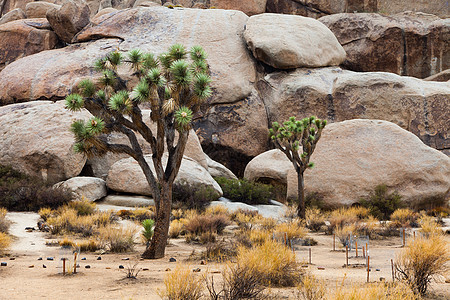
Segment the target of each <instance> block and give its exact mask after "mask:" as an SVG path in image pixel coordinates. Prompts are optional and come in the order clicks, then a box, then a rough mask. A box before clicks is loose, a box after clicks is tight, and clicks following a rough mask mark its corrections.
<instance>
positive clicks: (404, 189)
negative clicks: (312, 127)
mask: <svg viewBox="0 0 450 300" xmlns="http://www.w3.org/2000/svg"><path fill="white" fill-rule="evenodd" d="M275 152H278V154H276V153H275ZM311 161H313V162H314V163H315V166H314V168H313V169H309V170H306V171H305V173H304V175H305V190H306V193H307V194H309V193H313V192H315V193H317V194H318V195H320V196H322V197H323V199H324V201H325V203H326V204H328V205H349V204H352V203H355V202H357V201H358V200H359V199H360V198H362V197H367V195H368V194H369V193H370V192H372V191H373V190H374V189H375V187H376V186H377V185H379V184H386V185H387V186H388V189H389V191H390V192H392V191H397V192H398V193H399V194H400V195H401V196H402V199H403V200H404V201H405V202H407V203H409V204H415V203H418V202H421V201H426V200H429V199H432V198H433V197H435V198H440V199H448V197H449V193H450V158H449V157H447V156H446V155H445V154H442V153H441V152H439V151H437V150H435V149H432V148H430V147H428V146H426V145H424V144H423V143H422V142H421V141H420V140H419V139H418V138H417V137H416V136H414V135H413V134H411V133H409V132H407V131H406V130H403V129H401V128H400V127H398V126H397V125H395V124H393V123H390V122H386V121H379V120H349V121H344V122H339V123H333V124H329V125H327V127H325V129H324V131H323V134H322V137H321V139H320V141H319V143H318V144H317V148H316V150H315V152H314V154H313V156H312V158H311ZM288 166H290V162H289V160H288V159H287V158H286V157H285V156H284V154H283V153H282V152H281V151H279V150H272V151H269V152H266V153H264V154H261V155H260V157H256V158H255V159H254V161H251V162H250V163H249V164H248V166H247V168H246V171H245V174H246V178H249V179H250V180H257V179H258V178H260V177H266V178H267V177H268V178H271V177H270V173H271V170H272V172H273V178H274V179H276V180H280V182H281V183H285V184H286V183H287V187H288V196H289V197H294V198H295V197H296V196H297V178H296V172H295V170H294V169H293V167H290V168H289V169H288V170H287V171H286V169H287V168H288ZM284 178H286V181H283V180H284Z"/></svg>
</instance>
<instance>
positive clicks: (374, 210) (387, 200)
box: [359, 184, 405, 220]
mask: <svg viewBox="0 0 450 300" xmlns="http://www.w3.org/2000/svg"><path fill="white" fill-rule="evenodd" d="M359 204H360V205H361V206H363V207H366V208H368V209H369V210H370V213H371V214H372V215H373V216H374V217H375V218H377V219H379V220H389V218H390V216H391V214H392V213H393V212H394V211H395V210H397V209H399V208H403V207H404V206H405V205H404V203H403V202H402V197H401V196H400V195H399V194H398V193H397V192H393V193H391V194H388V192H387V186H386V185H385V184H381V185H378V186H377V187H375V190H374V191H373V192H372V193H370V195H369V197H368V198H367V199H361V200H360V201H359Z"/></svg>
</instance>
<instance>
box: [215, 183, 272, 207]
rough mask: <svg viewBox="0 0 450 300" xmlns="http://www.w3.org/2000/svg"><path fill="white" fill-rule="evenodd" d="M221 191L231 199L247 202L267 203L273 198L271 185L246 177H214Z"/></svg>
mask: <svg viewBox="0 0 450 300" xmlns="http://www.w3.org/2000/svg"><path fill="white" fill-rule="evenodd" d="M215 180H216V181H217V183H218V184H219V185H220V187H221V188H222V191H223V196H224V197H225V198H228V199H230V200H231V201H236V202H243V203H247V204H269V201H270V199H273V198H275V197H276V196H275V194H274V193H275V192H274V188H273V186H271V185H269V184H263V183H258V182H250V181H248V180H246V179H239V180H236V179H228V178H224V177H217V178H215Z"/></svg>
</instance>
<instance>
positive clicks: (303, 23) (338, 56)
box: [244, 14, 345, 69]
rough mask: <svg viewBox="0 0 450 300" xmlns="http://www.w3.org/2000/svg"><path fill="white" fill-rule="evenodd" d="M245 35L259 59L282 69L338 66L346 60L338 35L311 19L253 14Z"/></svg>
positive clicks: (249, 45)
mask: <svg viewBox="0 0 450 300" xmlns="http://www.w3.org/2000/svg"><path fill="white" fill-rule="evenodd" d="M280 33H282V34H280ZM244 37H245V40H246V41H247V45H248V47H249V48H250V49H251V51H252V52H253V55H254V56H255V58H256V59H258V60H260V61H262V62H264V63H266V64H268V65H271V66H272V67H274V68H278V69H292V68H300V67H324V66H334V65H339V64H340V63H342V62H343V61H344V60H345V51H344V49H343V48H342V46H341V45H340V44H339V42H338V40H337V39H336V37H335V36H334V34H333V33H332V32H331V31H330V30H329V29H328V28H327V27H326V26H323V24H322V23H320V22H319V21H317V20H314V19H311V18H306V17H301V16H289V15H280V14H261V15H256V16H252V17H250V18H249V20H248V22H247V25H246V29H245V32H244Z"/></svg>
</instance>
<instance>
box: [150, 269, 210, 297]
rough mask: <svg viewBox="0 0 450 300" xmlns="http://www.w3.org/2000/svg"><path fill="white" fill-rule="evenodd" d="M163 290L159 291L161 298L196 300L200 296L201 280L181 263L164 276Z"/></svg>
mask: <svg viewBox="0 0 450 300" xmlns="http://www.w3.org/2000/svg"><path fill="white" fill-rule="evenodd" d="M164 286H165V290H164V291H159V295H160V296H161V297H162V298H163V299H168V300H198V299H200V298H201V297H202V287H203V282H202V280H201V278H200V277H198V276H196V275H195V274H193V273H192V271H191V270H189V269H188V268H187V267H182V266H181V265H178V266H176V268H175V269H174V270H173V271H171V272H169V273H168V274H167V275H166V278H164Z"/></svg>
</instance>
